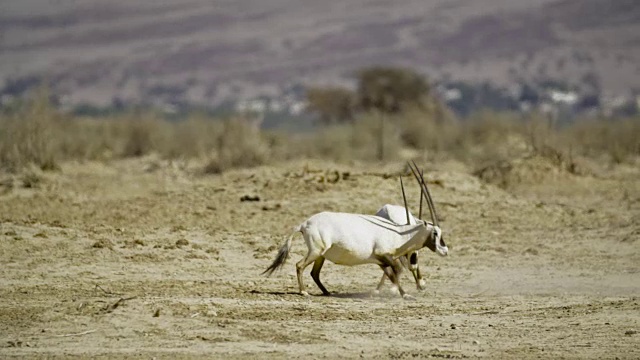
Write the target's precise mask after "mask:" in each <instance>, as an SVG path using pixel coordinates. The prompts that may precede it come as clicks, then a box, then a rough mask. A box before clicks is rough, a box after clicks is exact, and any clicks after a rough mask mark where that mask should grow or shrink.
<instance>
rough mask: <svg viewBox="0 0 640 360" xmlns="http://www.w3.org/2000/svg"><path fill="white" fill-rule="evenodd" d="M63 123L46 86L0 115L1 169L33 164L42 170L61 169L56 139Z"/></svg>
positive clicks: (13, 169) (18, 167)
mask: <svg viewBox="0 0 640 360" xmlns="http://www.w3.org/2000/svg"><path fill="white" fill-rule="evenodd" d="M60 122H61V117H60V115H59V114H58V113H57V112H56V111H55V109H54V108H53V107H52V106H51V104H50V103H49V94H48V92H47V91H46V90H45V89H40V90H39V91H38V92H37V93H36V94H35V96H34V97H33V98H31V99H28V100H27V101H26V102H25V103H23V104H21V106H19V108H18V110H17V111H15V112H13V113H11V114H6V115H3V116H2V117H0V168H2V169H4V170H5V171H10V172H17V171H19V170H20V169H22V168H24V167H26V166H28V165H31V164H33V165H35V166H37V167H39V168H40V169H42V170H55V169H58V160H59V154H58V153H56V150H57V149H56V143H55V141H56V140H57V139H58V131H59V128H58V125H59V123H60Z"/></svg>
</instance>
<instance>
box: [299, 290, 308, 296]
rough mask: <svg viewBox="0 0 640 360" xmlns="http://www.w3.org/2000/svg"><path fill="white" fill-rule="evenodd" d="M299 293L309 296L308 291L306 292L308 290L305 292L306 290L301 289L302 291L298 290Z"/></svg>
mask: <svg viewBox="0 0 640 360" xmlns="http://www.w3.org/2000/svg"><path fill="white" fill-rule="evenodd" d="M300 295H302V296H309V293H308V292H306V291H304V290H302V291H300Z"/></svg>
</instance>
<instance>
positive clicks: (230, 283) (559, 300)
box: [0, 158, 640, 359]
mask: <svg viewBox="0 0 640 360" xmlns="http://www.w3.org/2000/svg"><path fill="white" fill-rule="evenodd" d="M421 165H424V166H425V170H426V174H427V175H426V177H427V178H428V180H429V182H430V183H431V185H430V186H431V189H432V190H431V191H432V192H433V196H434V199H435V201H436V206H437V208H438V210H439V213H440V215H441V218H442V227H443V228H444V232H445V238H446V240H447V244H448V245H449V248H450V256H449V257H446V258H442V257H438V256H437V255H435V254H433V253H430V252H429V251H428V250H427V249H424V250H422V251H421V253H420V254H421V258H420V265H421V267H422V269H423V273H425V275H426V278H427V281H428V285H427V290H425V291H422V292H420V291H418V290H416V289H415V286H414V284H413V279H412V278H411V275H410V273H408V272H405V273H404V274H403V276H402V279H401V280H402V283H403V284H404V287H405V289H407V290H409V292H410V293H411V294H412V295H414V296H415V297H416V301H405V300H402V299H401V298H400V297H399V296H397V295H395V294H393V293H391V291H390V290H389V288H388V287H387V288H386V289H385V290H384V291H383V292H382V293H381V294H378V295H375V294H373V292H372V290H373V289H374V288H375V285H376V284H377V282H378V280H379V278H380V275H381V271H380V269H379V268H378V267H377V266H374V265H368V266H358V267H344V266H338V265H334V264H331V263H327V264H325V267H324V269H323V273H322V277H323V281H324V283H325V285H326V286H327V287H328V289H329V290H330V291H332V292H333V295H331V296H327V297H325V296H320V291H319V289H317V287H316V286H315V284H314V283H313V281H312V280H311V278H310V276H309V275H308V272H309V270H310V268H308V269H307V273H306V275H305V280H306V282H307V285H308V291H309V292H310V293H311V294H312V296H309V297H302V296H300V295H297V294H296V291H297V284H296V280H295V269H294V264H295V262H296V261H298V259H299V258H300V257H302V255H303V254H304V253H305V251H306V249H305V246H304V244H303V241H302V239H301V237H297V238H295V240H294V245H293V254H292V258H290V259H289V261H288V262H287V264H286V265H285V268H284V270H282V271H280V272H276V273H275V274H274V275H273V276H271V277H269V278H266V277H264V276H261V275H260V273H261V272H262V271H263V270H264V269H265V268H266V267H267V266H268V265H269V264H270V262H271V261H272V260H273V257H274V256H275V254H276V251H277V247H278V246H279V245H280V244H281V243H282V241H283V240H284V238H285V236H286V235H287V234H288V233H289V232H290V229H291V228H292V226H294V225H296V224H298V223H299V222H301V221H302V220H304V219H305V218H307V217H308V216H310V215H312V214H314V213H316V212H319V211H322V210H334V211H345V212H361V213H374V212H375V211H376V210H377V209H378V208H379V207H380V206H381V205H383V204H385V203H394V204H400V203H401V196H400V192H399V189H398V180H397V177H395V176H389V175H393V174H394V173H395V172H397V171H399V170H400V169H401V168H402V164H401V163H393V164H388V165H385V166H374V165H362V164H351V165H336V164H333V163H326V162H317V161H306V162H305V161H300V162H291V163H286V164H281V165H278V166H271V167H261V168H256V169H247V170H238V171H230V172H228V173H225V174H224V175H219V176H201V175H197V174H194V173H193V171H192V168H191V167H190V166H186V167H184V168H183V167H181V166H177V165H176V164H169V163H167V162H163V161H157V160H154V159H152V158H147V159H138V160H128V161H119V162H114V163H111V164H108V165H105V164H96V163H85V164H75V163H70V164H65V165H64V166H63V169H62V171H61V172H59V173H48V174H44V175H42V179H41V180H40V181H39V182H37V183H35V184H34V187H33V188H25V187H24V186H23V184H21V183H22V182H23V181H22V180H21V179H20V178H16V179H15V181H14V182H15V186H14V187H13V188H9V187H8V186H7V184H9V183H10V182H11V178H7V179H5V180H3V184H4V185H3V186H4V187H0V190H2V191H0V192H1V193H2V195H0V262H1V263H2V267H1V268H0V274H1V275H0V299H2V300H1V302H0V357H1V358H12V357H24V358H39V357H47V358H50V357H51V358H75V357H77V358H89V357H91V358H121V357H127V358H128V357H133V358H145V359H151V358H225V359H228V358H238V359H240V358H242V359H247V358H260V359H264V358H294V357H308V358H359V357H364V358H379V359H403V358H429V357H433V358H469V357H489V358H518V359H520V358H538V357H542V358H611V359H613V358H621V359H632V358H640V333H638V332H639V331H640V323H639V320H640V311H639V310H640V274H639V271H640V251H639V250H640V241H638V239H639V238H640V181H639V180H638V179H639V178H640V169H639V168H638V167H637V166H636V167H632V166H616V167H608V168H603V170H602V171H599V172H598V173H597V176H579V177H578V176H573V175H570V174H564V173H559V174H555V175H553V174H546V173H545V174H543V175H544V176H542V178H541V179H538V178H536V179H538V180H536V181H535V182H530V183H526V181H525V182H524V183H523V184H520V185H517V186H513V187H511V188H509V190H504V189H502V188H498V187H496V186H493V185H489V184H485V183H483V182H482V181H480V180H479V179H478V178H476V177H474V176H473V175H471V174H470V171H469V170H468V169H467V168H466V167H465V166H463V165H461V164H457V163H453V162H443V163H421ZM347 172H348V174H346V173H347ZM345 175H346V176H345ZM526 175H527V174H525V176H524V179H525V180H526V178H527V176H526ZM552 175H553V176H552ZM408 184H409V186H408V192H409V195H410V197H411V200H410V201H411V204H412V207H413V211H414V213H417V209H416V208H417V202H418V197H417V196H418V187H417V186H416V185H415V184H414V183H408ZM244 195H251V196H253V195H257V196H259V197H260V201H244V202H242V201H240V199H241V197H242V196H244Z"/></svg>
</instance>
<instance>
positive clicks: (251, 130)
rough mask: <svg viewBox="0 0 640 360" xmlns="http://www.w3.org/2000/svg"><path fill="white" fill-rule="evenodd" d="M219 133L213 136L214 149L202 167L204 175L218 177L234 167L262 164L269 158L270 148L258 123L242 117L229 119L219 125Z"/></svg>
mask: <svg viewBox="0 0 640 360" xmlns="http://www.w3.org/2000/svg"><path fill="white" fill-rule="evenodd" d="M221 125H222V126H221V127H220V129H219V131H218V132H217V133H215V134H212V135H213V136H214V139H215V147H214V148H213V149H212V153H211V155H210V159H209V161H208V163H207V165H206V166H205V169H204V171H205V173H213V174H217V173H220V172H222V171H224V170H227V169H230V168H235V167H252V166H257V165H262V164H264V163H266V162H267V160H269V159H270V149H269V146H268V144H267V141H266V140H265V138H264V136H263V134H262V133H261V131H260V128H259V126H258V124H256V123H252V122H251V121H249V120H248V119H245V118H231V119H227V120H223V121H222V122H221Z"/></svg>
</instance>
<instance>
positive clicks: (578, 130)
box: [564, 117, 640, 164]
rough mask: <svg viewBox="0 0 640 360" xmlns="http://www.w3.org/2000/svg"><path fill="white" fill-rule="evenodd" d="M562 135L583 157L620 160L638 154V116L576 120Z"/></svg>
mask: <svg viewBox="0 0 640 360" xmlns="http://www.w3.org/2000/svg"><path fill="white" fill-rule="evenodd" d="M564 135H565V137H566V138H567V139H568V141H570V143H571V144H572V145H573V147H574V148H575V149H576V151H578V152H579V153H580V154H581V155H583V156H588V157H593V158H602V157H603V156H604V157H608V158H609V159H610V160H611V161H613V162H614V163H618V164H619V163H623V162H625V161H627V160H628V159H630V158H632V157H637V156H638V155H640V117H635V118H627V119H619V120H605V119H595V120H587V121H579V122H578V121H577V122H575V123H574V124H573V125H572V126H570V127H569V128H567V129H565V130H564Z"/></svg>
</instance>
